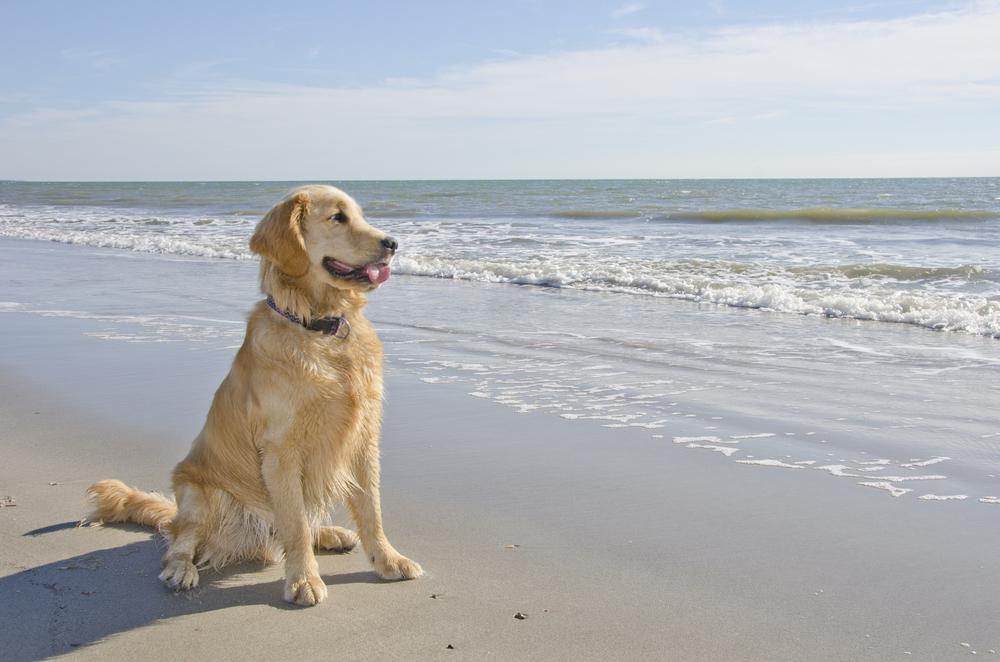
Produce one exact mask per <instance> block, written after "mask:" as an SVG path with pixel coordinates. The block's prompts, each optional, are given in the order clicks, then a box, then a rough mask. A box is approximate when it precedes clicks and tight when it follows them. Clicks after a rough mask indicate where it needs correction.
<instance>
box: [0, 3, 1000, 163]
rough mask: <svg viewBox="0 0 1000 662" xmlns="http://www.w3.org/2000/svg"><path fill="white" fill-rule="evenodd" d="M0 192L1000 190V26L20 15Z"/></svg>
mask: <svg viewBox="0 0 1000 662" xmlns="http://www.w3.org/2000/svg"><path fill="white" fill-rule="evenodd" d="M4 13H5V16H4V21H3V23H2V24H0V57H2V58H3V61H4V62H5V63H7V64H6V65H5V66H4V67H3V68H2V70H0V154H2V156H0V178H11V179H126V180H136V179H185V180H187V179H191V180H194V179H338V180H344V179H423V178H428V179H434V178H534V177H551V178H560V177H654V178H658V177H821V176H834V177H844V176H937V175H940V176H951V175H954V176H959V175H981V176H982V175H985V176H996V175H1000V119H998V117H1000V46H998V45H997V43H996V42H998V41H1000V39H998V38H997V35H1000V3H998V2H996V0H990V1H986V2H971V3H970V2H949V3H944V2H863V1H861V2H858V3H857V4H850V3H849V2H848V3H833V2H817V1H808V0H804V1H799V2H779V1H768V2H753V3H750V2H742V3H739V2H728V1H726V0H714V1H711V2H703V3H700V2H683V3H682V2H588V1H583V2H527V1H508V2H504V3H502V4H500V3H498V4H494V5H487V4H485V3H483V4H480V3H469V2H453V3H450V2H449V3H379V2H370V3H337V2H299V3H295V2H289V3H285V4H283V5H282V6H281V7H280V8H278V7H277V6H276V5H275V4H274V3H254V2H243V3H208V2H201V3H188V2H172V3H158V4H153V3H135V2H130V3H119V2H103V3H75V2H72V3H71V2H45V1H38V2H31V3H28V2H22V3H17V4H13V3H12V4H8V5H7V7H6V8H5V12H4Z"/></svg>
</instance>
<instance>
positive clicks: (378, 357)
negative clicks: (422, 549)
mask: <svg viewBox="0 0 1000 662" xmlns="http://www.w3.org/2000/svg"><path fill="white" fill-rule="evenodd" d="M250 248H251V249H252V250H253V251H254V252H255V253H258V254H260V256H261V263H260V280H261V289H262V290H263V291H264V292H265V293H266V294H270V295H271V296H272V297H273V298H274V300H275V302H276V304H277V306H278V307H279V308H284V309H285V310H288V311H290V312H292V313H293V314H295V315H297V316H298V317H299V318H300V319H304V320H307V321H308V320H312V319H316V318H322V317H328V316H342V317H345V318H346V319H347V320H348V322H349V323H350V329H351V331H350V334H349V336H348V337H346V338H338V337H333V336H330V335H324V334H322V333H319V332H316V331H310V330H307V329H305V328H303V327H302V326H301V325H298V324H296V323H294V322H291V321H289V320H288V319H286V318H284V317H282V316H281V315H279V314H278V313H276V312H275V311H274V310H271V309H270V308H269V307H268V305H267V304H266V302H263V301H261V302H259V303H258V304H257V305H256V306H255V307H254V309H253V311H252V312H251V313H250V317H249V320H248V323H247V330H246V337H245V339H244V341H243V345H242V347H240V350H239V352H237V354H236V358H235V360H234V361H233V366H232V369H231V370H230V372H229V375H228V376H227V377H226V378H225V380H224V381H223V382H222V385H221V386H220V387H219V389H218V390H217V391H216V393H215V397H214V399H213V401H212V406H211V409H210V410H209V412H208V418H207V420H206V421H205V426H204V428H203V429H202V431H201V433H200V434H199V435H198V437H197V438H196V439H195V440H194V443H193V445H192V447H191V451H190V452H189V453H188V455H187V457H186V458H185V459H184V460H183V461H182V462H180V464H178V465H177V467H176V468H175V469H174V473H173V491H174V497H175V499H176V503H175V502H174V501H172V500H170V499H168V498H167V497H164V496H162V495H159V494H152V493H146V492H141V491H139V490H136V489H133V488H129V487H127V486H126V485H125V484H124V483H121V482H120V481H116V480H104V481H101V482H98V483H95V484H94V485H92V486H91V487H90V488H89V489H88V490H87V494H88V496H89V497H90V499H91V500H92V501H93V503H94V513H93V515H92V519H94V520H100V521H106V522H125V521H130V522H137V523H140V524H145V525H148V526H154V527H157V528H158V529H159V530H160V531H161V532H162V533H163V534H164V536H165V537H166V538H167V541H168V543H169V548H168V549H167V552H166V554H165V555H164V557H163V567H164V569H163V572H162V573H161V575H160V579H161V580H163V581H164V582H165V583H166V584H167V585H169V586H171V587H174V588H181V589H189V588H192V587H193V586H196V585H197V584H198V568H200V567H204V566H208V565H210V566H213V567H219V566H222V565H225V564H226V563H229V562H232V561H236V560H241V559H264V560H277V559H279V558H281V556H282V555H284V558H285V590H284V597H285V599H286V600H288V601H290V602H294V603H296V604H300V605H313V604H316V603H318V602H321V601H322V600H323V599H324V598H325V597H326V593H327V590H326V586H325V585H324V583H323V581H322V579H321V578H320V576H319V569H318V566H317V564H316V559H315V555H314V552H313V548H314V547H317V546H318V547H320V548H322V549H332V550H337V551H347V550H349V549H351V548H353V547H354V546H355V544H356V543H357V541H358V538H359V537H360V540H361V543H362V545H363V546H364V548H365V550H366V552H367V554H368V558H369V559H370V560H371V562H372V565H373V566H374V568H375V572H376V573H377V574H378V575H379V576H380V577H383V578H385V579H410V578H413V577H417V576H419V575H421V574H422V572H423V571H422V570H421V568H420V566H419V565H418V564H417V563H415V562H413V561H411V560H409V559H407V558H406V557H404V556H402V555H400V554H399V553H398V552H397V551H396V550H395V549H394V548H393V547H392V545H391V544H389V541H388V540H387V539H386V537H385V533H384V532H383V531H382V515H381V506H380V503H379V449H378V442H379V429H380V425H381V417H382V345H381V343H380V342H379V340H378V337H377V336H376V335H375V330H374V329H373V328H372V326H371V324H370V323H369V322H368V320H367V319H366V318H365V317H364V315H363V314H362V308H363V307H364V305H365V292H368V291H371V290H373V289H375V288H376V287H377V284H375V282H374V279H363V278H358V277H355V278H350V277H346V276H342V275H340V274H339V273H337V272H335V271H333V270H331V269H327V268H326V267H325V266H324V264H325V263H324V259H325V258H333V259H335V260H337V261H339V262H341V263H346V264H349V265H368V264H384V263H387V262H388V261H389V260H390V259H391V257H392V254H393V253H394V251H395V242H394V241H392V240H391V238H387V237H386V235H385V233H383V232H381V231H379V230H377V229H375V228H373V227H371V226H370V225H368V224H367V223H366V222H365V220H364V216H363V214H362V211H361V208H360V207H359V206H358V205H357V203H355V202H354V200H352V199H351V198H350V197H349V196H348V195H346V194H345V193H343V192H342V191H339V190H338V189H335V188H333V187H331V186H319V185H312V186H304V187H301V188H298V189H296V190H295V191H292V192H291V193H290V194H289V195H288V196H286V197H285V198H284V199H283V200H282V201H281V202H279V203H278V204H277V205H275V207H274V208H273V209H271V211H270V212H268V214H267V215H266V216H265V217H264V218H263V219H262V220H261V222H260V223H259V224H258V226H257V229H256V231H255V233H254V235H253V238H252V239H251V240H250ZM341 501H346V502H347V505H348V507H349V509H350V512H351V515H352V516H353V518H354V521H355V523H356V524H357V527H358V535H355V534H354V532H352V531H349V530H347V529H342V528H339V527H325V526H321V522H322V521H323V519H324V517H325V516H326V514H327V513H328V512H329V510H330V509H331V508H332V507H333V506H334V505H335V504H336V503H337V502H341Z"/></svg>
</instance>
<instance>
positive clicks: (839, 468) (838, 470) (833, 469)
mask: <svg viewBox="0 0 1000 662" xmlns="http://www.w3.org/2000/svg"><path fill="white" fill-rule="evenodd" d="M849 468H850V467H848V466H846V465H843V464H824V465H823V466H821V467H813V469H819V470H820V471H827V472H829V473H830V475H831V476H839V477H841V478H861V476H859V475H858V474H852V473H850V472H849V471H847V470H848V469H849Z"/></svg>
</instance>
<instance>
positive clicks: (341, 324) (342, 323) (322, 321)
mask: <svg viewBox="0 0 1000 662" xmlns="http://www.w3.org/2000/svg"><path fill="white" fill-rule="evenodd" d="M267 305H268V306H270V307H271V310H273V311H274V312H276V313H278V314H279V315H281V316H282V317H284V318H285V319H286V320H288V321H289V322H294V323H296V324H298V325H299V326H301V327H303V328H305V329H308V330H309V331H317V332H319V333H322V334H323V335H325V336H333V337H334V338H336V339H337V340H347V338H348V336H350V335H351V323H350V322H348V321H347V318H346V317H321V318H319V319H315V320H312V321H311V322H309V323H308V324H306V323H305V322H304V321H302V320H301V319H299V316H298V315H295V314H294V313H290V312H289V311H287V310H284V309H282V308H278V304H276V303H275V302H274V298H273V297H271V295H268V297H267Z"/></svg>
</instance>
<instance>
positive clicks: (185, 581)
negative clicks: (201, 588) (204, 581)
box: [160, 559, 198, 591]
mask: <svg viewBox="0 0 1000 662" xmlns="http://www.w3.org/2000/svg"><path fill="white" fill-rule="evenodd" d="M160 581H161V582H163V583H164V584H166V585H167V586H169V587H170V588H174V589H181V590H184V591H187V590H188V589H192V588H194V587H195V586H197V585H198V568H197V567H195V565H194V563H191V561H189V560H188V559H167V561H166V562H165V563H164V564H163V572H161V573H160Z"/></svg>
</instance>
